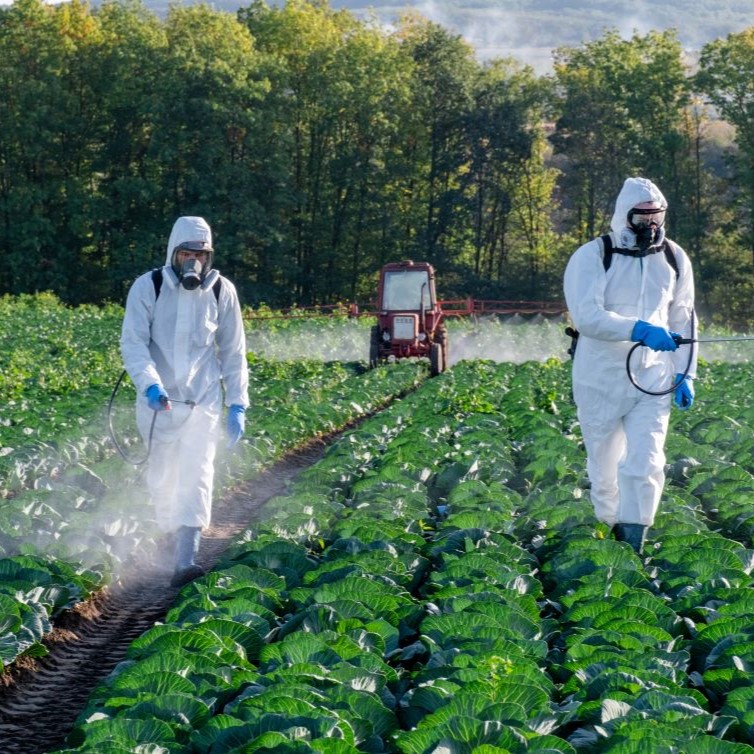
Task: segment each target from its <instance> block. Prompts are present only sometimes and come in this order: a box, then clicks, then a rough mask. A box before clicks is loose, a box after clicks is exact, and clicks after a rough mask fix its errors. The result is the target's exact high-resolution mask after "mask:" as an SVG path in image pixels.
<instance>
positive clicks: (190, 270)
mask: <svg viewBox="0 0 754 754" xmlns="http://www.w3.org/2000/svg"><path fill="white" fill-rule="evenodd" d="M178 277H179V279H180V281H181V285H182V286H183V287H184V288H185V289H186V290H187V291H193V290H194V289H196V288H198V287H199V286H200V285H201V284H202V277H203V275H202V263H201V262H200V261H199V260H198V259H197V258H196V257H194V258H193V259H187V260H186V261H185V262H184V263H183V265H182V266H181V271H180V273H179V275H178Z"/></svg>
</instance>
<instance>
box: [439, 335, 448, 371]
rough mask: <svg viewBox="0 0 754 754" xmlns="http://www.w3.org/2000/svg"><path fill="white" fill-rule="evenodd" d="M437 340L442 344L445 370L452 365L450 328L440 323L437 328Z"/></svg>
mask: <svg viewBox="0 0 754 754" xmlns="http://www.w3.org/2000/svg"><path fill="white" fill-rule="evenodd" d="M437 342H438V343H439V344H440V345H441V346H442V370H441V371H443V372H444V371H445V370H446V369H447V368H448V367H449V366H450V347H449V343H448V328H447V327H445V325H440V326H439V327H438V328H437Z"/></svg>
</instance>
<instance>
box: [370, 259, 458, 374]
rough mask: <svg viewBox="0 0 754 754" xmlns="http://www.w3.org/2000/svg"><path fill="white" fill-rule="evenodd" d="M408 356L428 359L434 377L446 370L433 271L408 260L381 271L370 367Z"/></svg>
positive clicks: (444, 329) (443, 330)
mask: <svg viewBox="0 0 754 754" xmlns="http://www.w3.org/2000/svg"><path fill="white" fill-rule="evenodd" d="M410 356H424V357H427V358H428V359H429V365H430V373H431V374H432V376H433V377H434V376H436V375H438V374H440V373H441V372H444V371H445V369H446V368H447V366H448V330H447V327H446V325H445V323H444V322H443V312H442V309H441V308H440V304H439V303H438V301H437V296H436V295H435V271H434V269H433V267H432V265H431V264H429V263H428V262H412V261H411V260H407V261H405V262H391V263H390V264H386V265H385V266H384V267H383V268H382V270H380V282H379V287H378V289H377V324H376V325H374V326H373V327H372V339H371V343H370V348H369V365H370V366H376V365H377V364H378V363H379V362H380V361H383V360H384V359H391V358H393V359H405V358H408V357H410Z"/></svg>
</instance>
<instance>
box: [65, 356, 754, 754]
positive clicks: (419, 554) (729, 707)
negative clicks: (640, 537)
mask: <svg viewBox="0 0 754 754" xmlns="http://www.w3.org/2000/svg"><path fill="white" fill-rule="evenodd" d="M718 369H719V370H720V372H721V374H723V375H724V376H723V377H722V378H721V379H720V381H719V383H718V384H717V385H715V384H713V383H712V382H711V381H710V382H709V383H708V384H707V385H704V387H705V388H706V389H707V390H709V393H710V395H709V397H707V398H705V397H704V396H703V394H702V396H700V398H699V401H698V402H699V405H700V411H698V412H697V415H696V417H693V416H683V417H681V418H675V419H674V423H675V427H674V432H675V433H676V434H677V439H676V440H675V442H674V443H671V445H672V447H671V448H670V449H669V450H670V453H669V455H670V460H671V461H672V465H671V471H672V472H673V482H672V483H671V484H669V485H668V490H667V493H666V495H665V496H664V499H663V504H662V513H661V515H660V516H659V518H658V521H657V525H656V526H655V528H654V529H653V531H652V538H651V541H650V545H649V551H648V557H647V558H646V561H645V562H642V561H641V560H640V559H639V558H637V557H636V555H635V554H634V553H633V551H631V550H630V548H628V546H626V545H625V544H623V543H618V542H615V541H613V540H611V539H610V538H609V536H607V534H608V533H607V530H606V527H604V526H603V525H599V524H595V522H594V520H593V517H592V512H591V505H590V503H589V501H588V485H587V484H586V482H585V480H584V476H583V465H584V463H583V451H582V448H581V445H580V438H579V434H578V425H577V424H576V422H575V416H574V412H573V407H572V406H571V404H570V401H569V399H568V378H567V367H566V366H564V365H560V364H555V363H550V364H546V365H541V364H524V365H522V366H519V367H515V366H513V365H510V364H504V365H498V366H495V365H493V364H490V363H480V362H477V363H474V364H472V363H462V364H460V365H458V366H456V367H455V368H454V369H453V370H451V371H450V372H447V373H445V374H444V375H442V376H441V377H439V378H436V379H434V380H431V381H430V382H428V383H426V384H425V385H424V386H423V387H422V389H421V390H419V391H417V392H416V393H414V394H412V395H410V396H407V397H406V398H404V399H403V400H402V401H400V402H398V403H397V404H394V405H393V406H391V407H390V408H389V409H387V410H385V411H383V412H382V413H381V414H379V416H377V417H375V418H374V419H372V420H370V421H369V422H367V423H365V424H364V425H362V426H361V427H360V428H359V429H358V430H355V431H353V432H351V433H349V434H348V435H346V436H345V437H344V438H342V439H341V440H340V441H339V442H337V443H336V444H335V445H334V446H333V447H332V448H331V450H330V452H328V453H327V454H326V456H325V457H324V458H323V460H322V461H320V462H319V463H318V464H316V465H315V466H314V467H312V468H311V469H310V470H308V471H307V472H305V473H304V474H302V475H301V476H300V478H298V479H297V481H296V482H295V483H294V485H293V486H292V488H291V490H290V492H289V494H287V495H285V496H284V497H280V498H277V499H274V500H272V501H270V503H269V504H268V505H267V506H266V507H265V510H264V512H263V517H262V519H261V520H260V521H259V522H256V523H255V524H253V525H252V527H251V528H250V529H249V530H248V531H247V532H246V534H245V535H244V536H243V537H241V538H240V540H239V541H238V543H237V544H236V545H235V546H234V547H233V548H232V550H231V551H230V552H229V553H228V554H227V556H226V558H225V559H224V561H223V562H222V563H221V564H219V565H218V568H217V570H216V571H214V572H213V573H211V574H209V575H208V576H207V577H205V578H204V579H202V580H200V581H198V582H195V583H193V584H191V585H189V586H187V587H186V588H185V589H184V590H183V591H182V593H181V595H180V599H179V601H178V602H177V604H176V606H175V608H174V609H173V611H172V612H171V613H170V615H169V616H168V618H167V620H166V623H165V624H164V625H158V626H155V628H154V629H152V630H151V631H149V632H148V633H147V634H145V635H144V636H143V637H142V638H141V639H139V640H138V641H137V642H136V643H134V645H133V646H132V648H131V650H130V652H129V656H128V659H127V661H126V662H124V663H123V664H122V665H121V666H120V667H119V668H117V669H116V671H115V672H114V673H113V674H112V676H111V677H109V678H108V679H107V681H106V682H105V683H103V684H102V685H101V687H100V688H99V689H98V690H97V691H96V692H95V694H94V695H93V696H92V699H91V700H90V703H89V705H88V707H87V709H86V711H85V712H84V713H83V714H82V715H81V717H80V719H79V723H78V725H77V727H76V729H75V730H74V732H73V734H72V736H71V738H70V742H69V743H70V748H69V749H67V750H66V751H79V752H87V751H98V752H113V753H115V752H122V751H130V750H134V749H133V747H135V746H138V745H143V746H155V747H156V746H159V747H163V749H164V750H165V751H171V752H194V753H196V754H198V753H199V752H212V753H213V754H217V753H220V752H234V753H236V752H237V753H238V754H240V753H241V752H244V753H245V752H254V751H273V750H274V751H276V752H281V754H285V752H296V753H298V752H311V751H317V752H337V754H341V752H342V754H353V752H372V753H373V754H380V753H383V752H384V753H386V754H387V753H388V752H400V753H401V754H426V753H427V752H439V751H448V752H459V754H460V753H465V752H469V753H471V752H476V753H477V754H483V753H484V754H493V753H494V752H506V751H507V752H524V751H526V752H545V751H546V752H574V751H577V750H584V751H590V752H614V753H616V754H617V753H620V754H623V753H626V752H642V751H648V750H651V751H652V752H653V754H654V753H655V752H656V753H657V754H664V753H665V752H667V753H668V754H670V753H671V752H681V751H682V752H684V753H686V754H700V753H703V752H726V753H727V752H734V753H737V752H746V751H754V748H753V747H752V746H751V745H750V743H751V742H752V741H754V736H752V733H751V717H752V713H751V705H750V701H749V700H750V699H752V698H754V686H753V685H752V684H751V683H750V681H749V679H748V677H747V676H748V673H747V671H748V663H749V662H750V659H749V658H750V655H751V650H750V647H751V646H754V645H753V644H751V634H752V630H754V620H752V619H751V617H750V616H751V615H752V614H754V613H752V611H751V609H750V606H751V597H749V594H750V593H754V592H752V591H751V589H750V587H751V585H752V584H751V581H752V579H751V576H750V571H751V564H752V553H751V550H749V549H747V548H746V547H745V546H744V544H743V543H741V542H738V541H736V540H735V539H734V538H733V537H734V536H740V532H736V531H734V530H733V529H732V528H731V529H728V530H726V531H725V532H722V531H721V530H720V525H719V524H720V521H719V520H718V519H719V518H720V516H721V514H720V510H721V509H720V507H719V505H718V506H717V507H715V508H714V510H713V509H712V508H711V507H710V504H709V502H708V503H707V504H705V501H704V500H703V499H702V497H703V495H704V494H706V495H711V494H712V492H713V491H714V489H715V488H716V487H717V485H715V484H709V485H707V486H706V487H705V486H704V482H706V481H708V480H709V479H710V474H711V473H713V472H712V471H711V469H713V468H718V467H719V468H723V467H725V468H728V469H730V468H733V467H732V466H731V463H733V462H732V461H731V460H730V458H731V456H732V455H734V454H735V453H737V452H740V448H739V447H738V446H737V445H735V442H734V441H733V440H731V443H729V445H728V446H727V447H723V446H722V445H721V444H720V442H719V437H718V434H717V433H710V432H711V428H712V427H719V426H720V425H722V426H726V425H728V424H729V422H728V420H727V419H726V418H725V417H715V416H713V414H714V413H715V412H714V408H715V406H717V405H718V404H716V403H715V402H714V400H715V398H718V396H717V395H716V391H717V390H718V389H720V390H725V389H726V382H727V379H731V380H736V379H741V376H742V375H741V373H740V370H739V368H736V369H729V368H728V367H718ZM741 369H744V368H741ZM722 394H723V393H721V394H720V395H722ZM705 408H708V409H710V410H709V411H707V412H706V415H702V412H704V409H705ZM702 432H708V433H710V434H708V435H706V436H704V437H702V436H701V434H700V433H702ZM713 435H714V439H713ZM743 435H744V433H741V436H740V438H739V439H741V441H743ZM693 437H696V439H695V440H694V439H692V438H693ZM708 441H709V442H708ZM681 446H682V447H681ZM692 450H693V451H694V453H695V454H696V457H693V456H691V455H690V454H689V453H690V451H692ZM736 468H739V472H738V473H739V474H742V473H743V474H744V476H743V477H740V478H738V480H737V481H738V484H739V485H741V484H742V483H743V481H746V477H745V473H746V469H743V468H740V467H736ZM697 483H698V484H697ZM700 487H701V489H700ZM694 493H698V496H697V494H694ZM731 499H732V495H731ZM716 503H720V499H718V500H716ZM727 515H728V514H726V513H723V514H722V518H723V519H725V520H728V519H727ZM746 536H748V535H746ZM748 543H749V541H748V539H747V541H746V544H748Z"/></svg>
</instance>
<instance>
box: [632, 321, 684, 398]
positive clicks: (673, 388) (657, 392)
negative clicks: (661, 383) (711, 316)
mask: <svg viewBox="0 0 754 754" xmlns="http://www.w3.org/2000/svg"><path fill="white" fill-rule="evenodd" d="M696 342H697V341H696V312H694V311H692V312H691V337H690V338H678V339H676V343H677V344H678V345H690V346H691V348H689V358H688V361H687V362H686V368H685V369H684V371H683V377H681V379H680V380H679V381H678V382H675V380H674V381H673V384H672V385H671V386H670V387H669V388H666V389H665V390H647V389H646V388H643V387H642V386H641V385H639V383H638V382H636V380H635V379H634V375H633V373H632V372H631V356H633V353H634V351H635V350H636V349H637V348H639V347H640V346H644V343H642V342H641V341H639V342H638V343H636V344H635V345H634V346H633V347H632V348H631V350H630V351H629V352H628V355H627V356H626V373H627V374H628V379H629V381H630V382H631V384H632V385H633V386H634V387H635V388H636V389H637V390H640V391H641V392H642V393H645V394H646V395H669V394H670V393H672V392H674V391H676V390H677V389H678V386H679V385H682V384H683V381H684V380H685V379H686V376H687V375H688V373H689V370H690V369H691V362H692V361H693V358H694V343H696Z"/></svg>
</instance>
